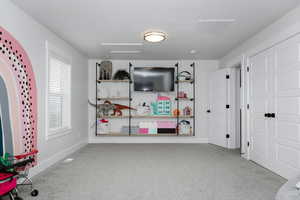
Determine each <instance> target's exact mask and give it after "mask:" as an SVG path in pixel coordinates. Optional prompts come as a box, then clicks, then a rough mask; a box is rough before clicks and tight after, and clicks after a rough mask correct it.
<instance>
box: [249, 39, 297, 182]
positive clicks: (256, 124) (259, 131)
mask: <svg viewBox="0 0 300 200" xmlns="http://www.w3.org/2000/svg"><path fill="white" fill-rule="evenodd" d="M250 63H251V65H250V113H251V114H250V121H251V128H250V135H251V149H250V158H251V160H253V161H254V162H257V163H259V164H261V165H263V166H264V167H266V168H269V169H271V170H273V171H275V172H276V173H278V174H279V175H281V176H283V177H286V178H290V177H294V176H296V175H299V174H300V36H296V37H293V38H291V39H289V40H287V41H285V42H283V43H281V44H279V45H277V46H275V47H273V48H272V49H270V50H267V51H265V52H263V53H260V54H259V55H256V56H254V57H252V58H251V60H250Z"/></svg>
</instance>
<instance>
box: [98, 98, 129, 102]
mask: <svg viewBox="0 0 300 200" xmlns="http://www.w3.org/2000/svg"><path fill="white" fill-rule="evenodd" d="M129 99H130V98H129V97H107V98H98V101H101V100H104V101H105V100H129Z"/></svg>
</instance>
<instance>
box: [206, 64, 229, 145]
mask: <svg viewBox="0 0 300 200" xmlns="http://www.w3.org/2000/svg"><path fill="white" fill-rule="evenodd" d="M227 71H228V70H227V69H222V70H218V71H216V72H213V73H212V74H211V77H210V114H209V143H211V144H215V145H218V146H221V147H225V148H227V147H228V145H227V139H226V134H228V116H227V115H228V112H227V109H226V104H227V98H228V96H227V94H228V80H227V79H226V75H227V74H228V73H227Z"/></svg>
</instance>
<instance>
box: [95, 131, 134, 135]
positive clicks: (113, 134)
mask: <svg viewBox="0 0 300 200" xmlns="http://www.w3.org/2000/svg"><path fill="white" fill-rule="evenodd" d="M97 136H129V133H113V132H111V133H106V134H99V133H98V134H97Z"/></svg>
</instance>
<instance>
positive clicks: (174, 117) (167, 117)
mask: <svg viewBox="0 0 300 200" xmlns="http://www.w3.org/2000/svg"><path fill="white" fill-rule="evenodd" d="M132 118H141V119H143V118H144V119H145V118H146V119H147V118H149V119H150V118H161V119H176V118H177V116H132ZM178 118H193V116H184V115H180V116H179V117H178Z"/></svg>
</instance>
